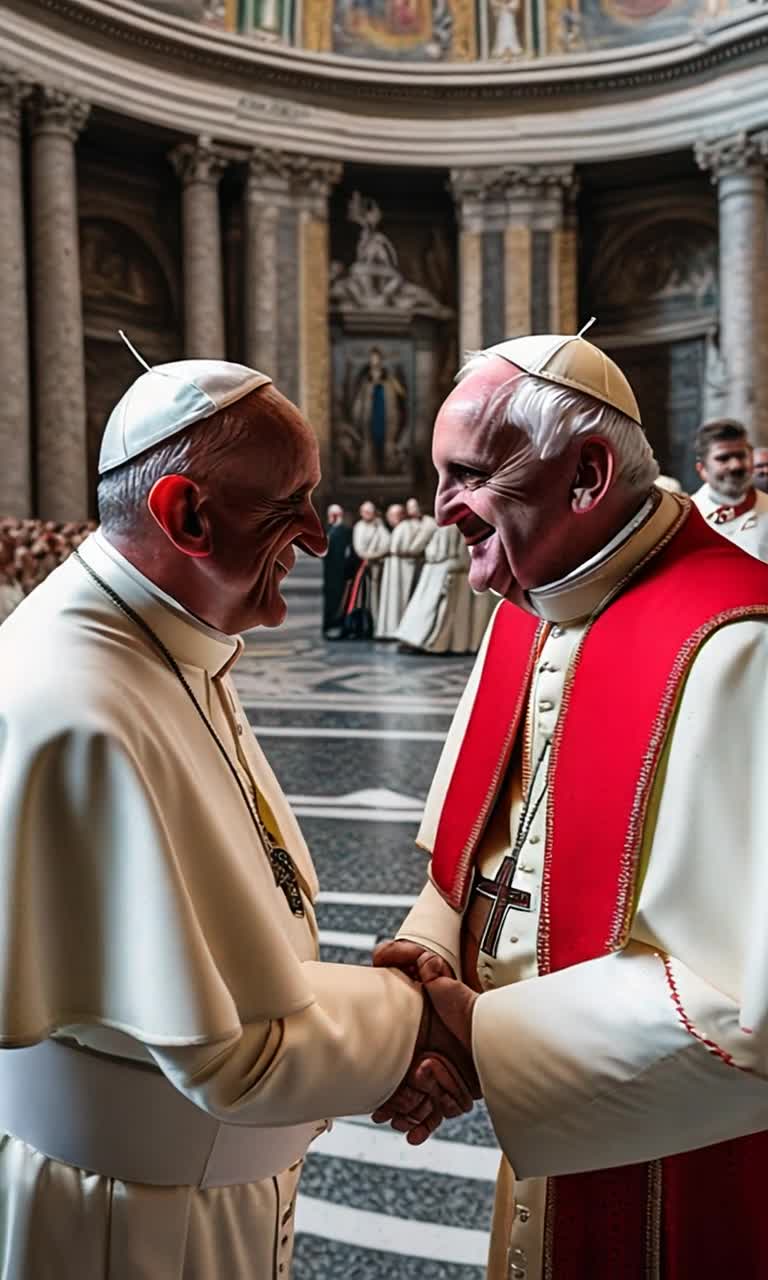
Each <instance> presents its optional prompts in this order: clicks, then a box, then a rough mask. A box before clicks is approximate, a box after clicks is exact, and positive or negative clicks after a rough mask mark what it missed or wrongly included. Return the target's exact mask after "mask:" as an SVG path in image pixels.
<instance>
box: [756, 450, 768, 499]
mask: <svg viewBox="0 0 768 1280" xmlns="http://www.w3.org/2000/svg"><path fill="white" fill-rule="evenodd" d="M752 463H753V467H754V470H753V472H752V483H753V484H754V486H755V488H756V489H761V490H762V492H763V493H768V449H765V448H763V446H762V445H758V446H757V448H756V449H753V451H752Z"/></svg>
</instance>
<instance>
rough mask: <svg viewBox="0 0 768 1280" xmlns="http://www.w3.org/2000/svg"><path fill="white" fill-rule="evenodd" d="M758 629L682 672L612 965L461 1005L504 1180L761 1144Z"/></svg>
mask: <svg viewBox="0 0 768 1280" xmlns="http://www.w3.org/2000/svg"><path fill="white" fill-rule="evenodd" d="M766 777H768V623H766V621H765V620H764V619H752V620H740V621H738V622H734V623H731V624H729V625H727V626H724V627H722V628H720V630H719V631H716V632H715V633H714V635H713V636H712V637H711V638H710V639H709V640H708V641H707V642H706V643H705V644H704V645H703V646H702V649H701V650H700V652H699V654H698V655H697V657H696V659H695V661H694V663H693V665H692V667H691V670H690V672H689V675H688V678H687V681H686V685H685V689H684V691H683V695H682V697H681V700H680V706H679V709H678V713H677V716H676V719H675V722H674V726H673V730H672V733H671V735H670V741H669V744H668V748H667V750H666V752H665V755H664V758H663V760H662V762H661V766H660V768H659V771H658V774H657V792H658V793H657V794H656V793H655V794H654V796H653V797H652V802H651V806H650V807H649V812H651V813H654V812H655V817H654V819H653V829H652V830H651V831H649V833H648V836H649V840H650V852H649V858H648V865H647V870H646V874H645V877H644V880H643V883H642V887H641V889H640V894H639V901H638V906H637V910H636V913H635V916H634V919H633V923H632V942H631V944H630V946H629V947H628V948H627V950H626V951H625V952H623V953H622V954H619V955H613V956H606V957H603V958H600V959H597V960H593V961H589V962H587V963H584V964H579V965H575V966H573V967H572V968H571V969H566V970H563V971H561V972H558V973H555V974H550V975H547V976H544V977H541V978H533V979H530V980H528V981H526V982H522V983H520V984H518V985H517V986H515V987H507V988H505V989H503V990H499V991H495V992H490V993H487V994H485V995H483V996H481V997H480V999H479V1000H478V1002H477V1007H476V1013H475V1019H474V1041H475V1049H476V1053H477V1061H478V1070H479V1072H480V1076H481V1079H482V1081H483V1084H484V1086H485V1088H486V1090H487V1096H488V1101H489V1106H490V1110H491V1116H492V1118H493V1122H494V1124H495V1126H496V1131H497V1133H498V1135H499V1139H500V1141H501V1143H502V1146H503V1147H504V1149H505V1151H506V1153H507V1155H508V1156H509V1159H510V1162H511V1163H512V1164H513V1166H514V1167H515V1168H516V1171H517V1173H518V1175H519V1176H521V1177H528V1176H531V1175H533V1174H556V1173H565V1172H569V1171H576V1170H583V1169H597V1168H605V1167H608V1166H610V1165H612V1164H613V1165H615V1164H627V1163H632V1162H635V1161H640V1160H646V1159H651V1158H657V1157H660V1156H663V1155H668V1154H671V1153H673V1152H678V1151H684V1150H690V1149H694V1148H696V1147H703V1146H709V1145H711V1144H713V1143H716V1142H720V1141H724V1140H726V1139H729V1138H736V1137H739V1136H741V1135H743V1134H747V1133H753V1132H757V1131H759V1130H762V1129H766V1128H768V856H766V855H767V853H768V850H767V848H766V823H765V803H764V795H765V779H766Z"/></svg>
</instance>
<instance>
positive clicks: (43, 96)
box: [30, 85, 91, 142]
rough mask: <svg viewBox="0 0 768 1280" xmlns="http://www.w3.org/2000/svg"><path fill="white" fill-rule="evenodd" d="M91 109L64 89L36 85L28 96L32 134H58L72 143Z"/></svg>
mask: <svg viewBox="0 0 768 1280" xmlns="http://www.w3.org/2000/svg"><path fill="white" fill-rule="evenodd" d="M90 111H91V108H90V106H89V105H88V103H87V102H83V100H82V99H81V98H78V97H76V96H75V94H73V93H68V92H67V90H66V89H57V88H52V87H51V86H49V85H36V86H35V88H34V89H33V91H32V93H31V95H30V119H31V124H32V131H33V133H37V134H40V133H58V134H63V135H64V137H67V138H69V139H70V141H71V142H74V141H75V140H76V139H77V136H78V134H79V133H80V132H81V131H82V129H83V128H84V126H85V123H86V121H87V119H88V116H89V115H90Z"/></svg>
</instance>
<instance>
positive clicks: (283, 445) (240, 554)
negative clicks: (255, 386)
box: [208, 397, 327, 632]
mask: <svg viewBox="0 0 768 1280" xmlns="http://www.w3.org/2000/svg"><path fill="white" fill-rule="evenodd" d="M282 400H283V397H281V401H282ZM281 408H282V413H281V421H280V422H279V424H278V425H277V426H272V425H271V424H269V425H267V426H265V425H264V423H263V422H260V421H259V420H258V419H256V420H255V422H254V432H253V438H252V439H248V440H247V441H245V442H244V443H243V444H242V445H241V446H240V447H238V448H237V449H236V450H233V453H232V457H231V459H227V460H226V461H225V462H223V463H222V464H221V467H220V469H219V470H218V471H217V472H216V476H215V480H214V484H213V485H212V486H211V488H210V490H209V498H208V501H209V503H210V508H211V528H212V531H213V550H212V553H211V556H210V558H209V559H210V564H211V571H212V573H215V575H216V579H217V586H220V587H221V590H222V592H223V591H226V592H227V593H228V594H229V597H230V598H231V600H232V601H233V606H232V607H233V615H234V617H235V625H233V626H231V628H230V630H231V631H232V632H234V631H245V630H248V629H249V628H251V627H256V626H262V627H277V626H279V625H280V623H281V622H282V621H283V619H284V618H285V614H286V603H285V600H284V599H283V597H282V595H281V594H280V585H281V583H282V582H283V579H284V578H285V577H286V576H287V575H288V574H289V573H290V571H291V569H292V568H293V566H294V564H295V563H296V550H295V548H296V547H297V546H299V547H302V548H303V549H304V550H306V551H308V552H310V553H311V554H313V555H323V554H324V552H325V550H326V549H327V543H326V538H325V534H324V532H323V529H322V526H321V523H320V519H319V517H318V514H317V512H316V511H315V508H314V506H313V505H312V492H313V490H314V489H315V488H316V486H317V484H318V482H319V480H320V463H319V457H318V449H317V442H316V440H315V437H314V435H313V433H312V431H311V429H310V428H309V426H308V425H307V423H306V422H305V421H304V419H303V418H302V416H301V414H300V413H299V411H298V409H296V408H295V407H294V406H293V405H292V404H290V402H289V401H288V400H284V403H283V404H282V406H281ZM219 482H220V483H219Z"/></svg>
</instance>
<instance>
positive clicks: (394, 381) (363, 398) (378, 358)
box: [348, 346, 408, 475]
mask: <svg viewBox="0 0 768 1280" xmlns="http://www.w3.org/2000/svg"><path fill="white" fill-rule="evenodd" d="M350 372H351V370H350ZM350 381H351V384H352V392H351V399H350V404H349V414H348V420H349V422H350V423H351V425H352V427H353V428H354V432H355V443H356V445H357V459H356V461H357V464H358V467H359V469H360V471H361V472H362V473H363V474H372V475H392V474H398V473H402V472H403V471H404V469H405V462H406V450H405V449H404V434H405V430H406V427H407V420H408V419H407V407H408V406H407V398H408V391H407V387H406V383H405V376H404V374H403V372H402V370H401V369H399V368H398V367H397V366H396V367H395V368H391V367H390V366H388V365H387V364H385V363H384V353H383V352H382V350H381V347H378V346H372V347H370V348H369V350H368V362H367V364H366V365H365V366H364V367H363V368H362V369H360V370H359V371H358V372H357V374H356V376H355V377H354V378H351V379H350Z"/></svg>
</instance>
